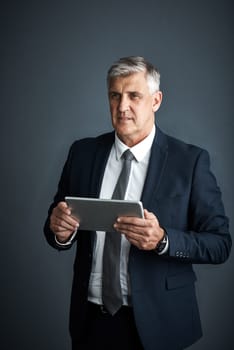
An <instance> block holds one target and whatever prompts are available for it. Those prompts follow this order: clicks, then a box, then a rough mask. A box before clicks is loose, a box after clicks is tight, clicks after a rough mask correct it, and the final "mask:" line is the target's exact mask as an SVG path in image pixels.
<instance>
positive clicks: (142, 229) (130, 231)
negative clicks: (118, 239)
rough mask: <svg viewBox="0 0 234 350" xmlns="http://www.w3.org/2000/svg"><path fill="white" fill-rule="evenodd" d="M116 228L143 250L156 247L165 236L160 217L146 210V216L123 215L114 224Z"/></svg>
mask: <svg viewBox="0 0 234 350" xmlns="http://www.w3.org/2000/svg"><path fill="white" fill-rule="evenodd" d="M114 228H115V229H116V230H117V231H119V232H120V233H122V234H124V235H125V237H126V238H127V240H128V241H129V242H130V243H131V244H133V245H135V246H136V247H138V248H139V249H143V250H152V249H155V248H156V246H157V244H158V242H159V241H161V239H162V238H163V236H164V230H163V228H161V227H160V225H159V222H158V219H157V218H156V216H155V215H154V214H153V213H150V212H149V211H148V210H146V209H145V210H144V218H143V219H142V218H136V217H131V216H121V217H119V218H118V219H117V221H116V223H115V224H114Z"/></svg>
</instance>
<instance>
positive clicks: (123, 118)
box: [117, 115, 132, 123]
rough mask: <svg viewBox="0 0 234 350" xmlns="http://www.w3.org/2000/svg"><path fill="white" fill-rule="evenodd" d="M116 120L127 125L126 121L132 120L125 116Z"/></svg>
mask: <svg viewBox="0 0 234 350" xmlns="http://www.w3.org/2000/svg"><path fill="white" fill-rule="evenodd" d="M117 119H118V121H119V122H121V123H127V122H128V121H130V120H132V118H131V117H130V116H127V115H119V116H118V118H117Z"/></svg>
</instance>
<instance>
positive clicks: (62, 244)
mask: <svg viewBox="0 0 234 350" xmlns="http://www.w3.org/2000/svg"><path fill="white" fill-rule="evenodd" d="M76 234H77V230H75V231H74V232H73V234H72V235H71V236H70V238H69V240H68V241H66V242H64V243H62V242H59V241H58V240H57V237H56V235H54V239H55V242H56V243H57V244H58V245H61V246H62V247H66V246H68V245H71V244H72V243H73V240H74V238H75V237H76Z"/></svg>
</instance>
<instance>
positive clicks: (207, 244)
mask: <svg viewBox="0 0 234 350" xmlns="http://www.w3.org/2000/svg"><path fill="white" fill-rule="evenodd" d="M107 85H108V96H109V104H110V112H111V117H112V124H113V128H114V131H113V132H111V133H108V134H104V135H101V136H98V137H96V138H85V139H82V140H79V141H77V142H75V143H74V144H73V145H72V147H71V149H70V152H69V155H68V159H67V161H66V164H65V166H64V169H63V172H62V176H61V179H60V182H59V186H58V191H57V194H56V195H55V198H54V202H53V204H52V205H51V207H50V209H49V215H48V218H47V221H46V224H45V234H46V237H47V240H48V242H49V243H50V244H51V245H52V246H54V247H55V248H57V249H68V248H70V247H71V246H72V245H73V244H74V243H76V244H77V255H76V259H75V263H74V280H73V288H72V298H71V310H70V332H71V337H72V344H73V349H74V350H75V349H93V348H94V347H97V348H100V349H112V350H113V349H131V350H137V349H146V350H154V349H157V350H176V349H184V348H186V347H188V346H189V345H191V344H192V343H193V342H195V341H196V340H197V339H199V338H200V337H201V335H202V330H201V325H200V319H199V311H198V306H197V301H196V295H195V286H194V283H195V281H196V276H195V273H194V271H193V267H192V264H194V263H198V264H203V263H207V264H219V263H223V262H224V261H225V260H226V259H227V258H228V256H229V253H230V249H231V238H230V235H229V232H228V219H227V218H226V216H225V213H224V208H223V204H222V201H221V193H220V190H219V188H218V186H217V184H216V180H215V177H214V176H213V174H212V173H211V171H210V168H209V156H208V153H207V152H206V151H205V150H202V149H200V148H198V147H195V146H193V145H188V144H185V143H184V142H182V141H179V140H177V139H174V138H172V137H170V136H168V135H165V134H164V133H163V132H162V131H161V130H160V129H159V127H158V126H156V124H155V112H157V110H158V109H159V107H160V104H161V102H162V92H161V91H160V89H159V85H160V75H159V72H158V71H157V69H155V68H154V67H153V66H152V65H151V64H150V63H149V62H147V61H146V60H145V59H144V58H142V57H126V58H122V59H120V60H119V61H118V62H116V63H114V64H113V65H112V66H111V68H110V69H109V71H108V77H107ZM126 150H129V151H128V152H127V153H128V155H129V154H131V155H130V158H131V159H130V160H129V159H128V161H127V160H125V159H123V157H125V154H126V153H125V151H126ZM123 154H124V156H123V157H122V155H123ZM127 162H128V163H127ZM126 164H128V170H126V167H127V165H126ZM122 168H124V169H125V170H124V171H123V172H125V173H127V172H128V179H127V182H126V181H125V182H126V186H125V190H124V193H122V194H121V196H122V197H121V198H122V199H128V200H141V201H142V203H143V206H144V208H145V210H144V218H137V217H119V218H118V219H117V220H116V222H115V223H113V224H114V228H115V230H116V232H114V234H110V233H109V232H107V233H105V232H100V231H97V232H89V231H82V230H79V222H77V221H76V220H75V219H74V217H72V215H71V210H70V208H69V207H68V206H67V204H66V202H65V201H64V198H65V196H79V197H95V198H112V195H113V196H114V194H115V192H116V188H117V187H118V186H119V185H118V184H119V182H120V180H118V178H121V177H122V175H120V173H121V171H122V170H121V169H122ZM121 174H122V173H121ZM121 181H122V180H121ZM113 192H114V194H113ZM90 220H92V218H90ZM116 242H118V243H116ZM113 247H114V248H113ZM116 247H118V248H116ZM112 249H113V251H112ZM114 251H115V253H113V252H114ZM110 252H112V253H111V255H112V257H111V258H110V256H109V255H110ZM116 252H117V254H116ZM108 259H111V260H108ZM112 265H113V267H111V266H112ZM108 271H109V272H110V271H111V273H112V276H113V278H111V277H108V278H106V277H107V276H108Z"/></svg>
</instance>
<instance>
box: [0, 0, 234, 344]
mask: <svg viewBox="0 0 234 350" xmlns="http://www.w3.org/2000/svg"><path fill="white" fill-rule="evenodd" d="M0 13H1V21H0V25H1V43H0V50H1V56H0V57H1V68H0V69H1V95H0V96H1V106H0V108H1V110H0V115H1V137H0V142H1V143H0V149H1V171H0V176H1V211H0V215H1V218H0V227H1V238H0V240H1V254H0V255H1V298H0V300H1V311H0V315H1V322H2V324H1V342H0V346H1V349H4V350H14V349H20V350H21V349H22V350H32V349H33V350H42V349H43V350H47V349H48V350H51V349H56V350H67V349H69V344H70V339H69V334H68V309H69V299H70V288H71V279H72V262H73V257H74V250H71V251H68V252H63V253H58V252H56V251H55V250H53V249H52V248H51V247H49V246H48V245H47V243H46V241H45V239H44V237H43V233H42V227H43V224H44V220H45V218H46V213H47V209H48V206H49V204H50V202H51V200H52V196H53V194H54V192H55V190H56V186H57V182H58V179H59V176H60V173H61V170H62V166H63V164H64V161H65V159H66V156H67V152H68V149H69V146H70V144H71V143H72V142H73V141H74V140H75V139H77V138H81V137H84V136H91V135H97V134H99V133H101V132H105V131H108V130H110V129H111V124H110V116H109V110H108V103H107V95H106V86H105V76H106V71H107V69H108V67H109V65H110V64H111V63H112V62H113V61H114V60H116V59H117V58H119V57H122V56H126V55H143V56H145V57H146V58H147V59H148V60H150V61H152V62H153V63H154V64H155V65H157V66H158V67H159V70H160V71H161V76H162V90H163V92H164V101H163V104H162V107H161V108H160V110H159V112H158V113H157V120H158V124H159V125H160V127H161V128H162V129H163V130H164V131H165V132H168V133H170V134H171V135H173V136H176V137H179V138H181V139H183V140H184V141H187V142H191V143H194V144H197V145H199V146H202V147H204V148H206V149H207V150H208V151H209V152H210V155H211V161H212V169H213V171H214V172H215V174H216V177H217V180H218V183H219V185H220V187H221V189H222V192H223V200H224V203H225V207H226V212H227V215H228V216H229V217H230V224H231V232H232V233H233V212H234V211H233V175H234V173H233V143H232V136H233V131H234V130H233V129H234V128H233V117H232V109H233V106H232V105H233V58H234V57H233V6H232V1H228V0H222V1H216V0H207V1H206V0H202V1H201V0H197V1H189V0H177V1H176V0H175V1H173V0H171V1H169V0H161V1H157V0H154V1H153V0H144V1H137V0H130V1H127V0H119V1H112V0H104V1H88V0H86V1H79V0H77V1H64V2H62V1H58V0H57V1H49V0H48V1H42V0H41V1H25V0H21V1H11V0H8V1H5V3H4V1H3V2H2V5H1V12H0ZM232 264H233V254H232V255H231V257H230V259H229V260H228V262H226V263H225V264H224V265H219V266H208V265H204V266H197V267H196V270H197V274H198V283H197V294H198V299H199V305H200V310H201V318H202V323H203V329H204V337H203V338H202V340H201V341H199V342H198V343H197V344H196V345H194V346H192V347H191V350H207V349H212V350H220V349H222V350H229V349H232V348H233V347H232V345H231V344H232V343H233V340H234V336H233V333H234V332H233V330H234V329H233V324H234V323H233V322H234V319H233V294H234V293H233V267H232ZM178 317H180V315H178ZM155 349H156V347H155ZM172 350H173V349H172Z"/></svg>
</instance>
